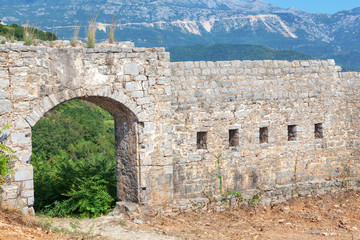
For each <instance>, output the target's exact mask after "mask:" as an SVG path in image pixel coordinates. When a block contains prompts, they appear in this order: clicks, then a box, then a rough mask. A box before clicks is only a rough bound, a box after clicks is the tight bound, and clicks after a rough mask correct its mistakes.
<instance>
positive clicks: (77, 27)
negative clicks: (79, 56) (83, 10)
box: [71, 23, 80, 47]
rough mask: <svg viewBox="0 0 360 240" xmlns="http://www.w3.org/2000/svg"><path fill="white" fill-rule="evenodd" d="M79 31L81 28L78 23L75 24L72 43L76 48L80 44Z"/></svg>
mask: <svg viewBox="0 0 360 240" xmlns="http://www.w3.org/2000/svg"><path fill="white" fill-rule="evenodd" d="M79 31H80V26H78V25H77V23H75V25H74V37H73V39H72V41H71V46H73V47H76V45H77V43H78V37H79Z"/></svg>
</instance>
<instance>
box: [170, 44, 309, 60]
mask: <svg viewBox="0 0 360 240" xmlns="http://www.w3.org/2000/svg"><path fill="white" fill-rule="evenodd" d="M167 51H169V52H170V56H171V61H172V62H181V61H229V60H263V59H266V60H288V61H293V60H308V59H313V57H311V56H309V55H305V54H303V53H300V52H297V51H292V50H276V49H272V48H268V47H264V46H258V45H243V44H213V45H200V44H197V45H191V46H178V47H172V48H169V49H167Z"/></svg>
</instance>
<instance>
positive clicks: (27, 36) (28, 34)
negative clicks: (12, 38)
mask: <svg viewBox="0 0 360 240" xmlns="http://www.w3.org/2000/svg"><path fill="white" fill-rule="evenodd" d="M34 40H35V28H34V26H30V21H29V17H27V18H26V25H25V28H24V44H25V45H27V46H30V45H32V44H34Z"/></svg>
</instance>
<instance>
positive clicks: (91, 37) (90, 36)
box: [86, 14, 99, 48]
mask: <svg viewBox="0 0 360 240" xmlns="http://www.w3.org/2000/svg"><path fill="white" fill-rule="evenodd" d="M98 15H99V14H97V15H96V16H94V17H92V18H91V20H90V23H89V29H88V32H87V42H86V46H87V47H88V48H95V35H96V30H97V28H96V19H97V17H98Z"/></svg>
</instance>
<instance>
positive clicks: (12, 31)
mask: <svg viewBox="0 0 360 240" xmlns="http://www.w3.org/2000/svg"><path fill="white" fill-rule="evenodd" d="M31 28H32V29H33V33H34V36H35V38H36V39H40V40H44V41H52V40H57V39H58V37H57V36H56V35H55V34H54V33H50V32H45V31H41V30H39V29H37V28H33V27H31ZM24 34H25V28H24V27H22V26H19V25H18V24H16V23H13V24H11V25H2V24H0V36H5V37H7V38H8V39H13V40H18V41H23V40H24Z"/></svg>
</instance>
